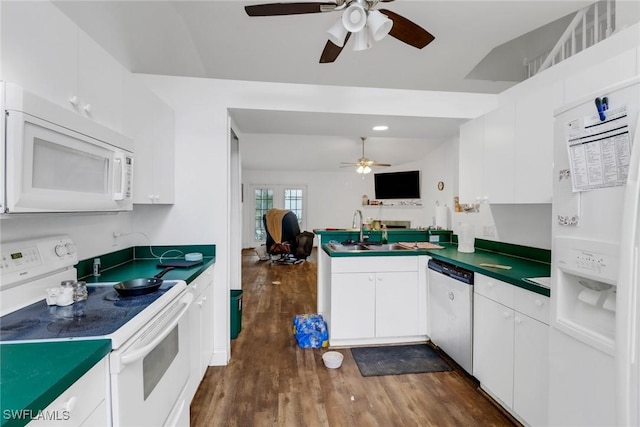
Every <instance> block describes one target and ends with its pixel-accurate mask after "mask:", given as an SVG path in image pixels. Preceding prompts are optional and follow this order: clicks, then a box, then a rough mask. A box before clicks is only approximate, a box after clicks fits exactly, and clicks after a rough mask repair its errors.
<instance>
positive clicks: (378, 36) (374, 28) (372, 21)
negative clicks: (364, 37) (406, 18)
mask: <svg viewBox="0 0 640 427" xmlns="http://www.w3.org/2000/svg"><path fill="white" fill-rule="evenodd" d="M367 27H368V28H369V34H370V35H371V38H372V39H373V40H375V41H380V40H382V39H383V38H384V37H385V36H386V35H387V34H389V31H391V27H393V21H392V20H391V19H389V18H387V17H386V16H385V15H383V14H382V13H380V12H378V11H377V10H370V11H369V14H368V16H367Z"/></svg>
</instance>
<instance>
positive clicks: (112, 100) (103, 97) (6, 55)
mask: <svg viewBox="0 0 640 427" xmlns="http://www.w3.org/2000/svg"><path fill="white" fill-rule="evenodd" d="M1 28H2V58H1V59H2V61H1V62H2V80H4V81H7V82H12V83H16V84H18V85H20V86H22V87H23V88H25V89H26V90H28V91H30V92H33V93H35V94H36V95H38V96H41V97H43V98H46V99H49V100H50V101H52V102H54V103H56V104H58V105H61V106H63V107H65V108H68V109H70V110H72V111H75V112H76V113H78V114H80V115H82V116H85V117H89V118H91V119H93V120H95V121H97V122H98V123H100V124H102V125H104V126H106V127H109V128H111V129H113V130H116V131H122V98H123V75H124V69H123V68H122V66H121V65H120V64H119V63H118V62H117V61H116V60H115V59H113V57H111V56H110V55H109V54H108V53H107V52H106V51H104V50H103V49H102V48H101V47H100V46H99V45H98V44H97V43H95V42H94V41H93V40H92V39H90V38H89V37H88V36H87V35H86V34H85V33H84V32H83V31H82V30H80V29H79V28H78V27H77V26H76V25H75V24H74V23H73V22H72V21H71V20H70V19H68V18H67V17H66V16H65V15H64V14H63V13H62V12H61V11H60V10H58V8H56V7H55V6H54V5H53V4H52V3H49V2H3V4H2V27H1Z"/></svg>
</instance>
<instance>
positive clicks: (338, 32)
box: [327, 19, 349, 47]
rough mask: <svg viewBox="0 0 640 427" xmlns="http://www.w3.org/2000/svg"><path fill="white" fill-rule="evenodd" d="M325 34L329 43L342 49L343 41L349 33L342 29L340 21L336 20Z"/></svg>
mask: <svg viewBox="0 0 640 427" xmlns="http://www.w3.org/2000/svg"><path fill="white" fill-rule="evenodd" d="M327 33H328V34H329V40H331V43H333V44H335V45H336V46H338V47H342V46H344V41H345V38H346V37H347V34H348V33H349V31H347V29H346V28H345V27H344V24H343V23H342V19H338V20H337V21H336V23H335V24H333V25H332V26H331V28H329V29H328V30H327Z"/></svg>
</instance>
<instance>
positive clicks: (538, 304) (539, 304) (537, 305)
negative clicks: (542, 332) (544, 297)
mask: <svg viewBox="0 0 640 427" xmlns="http://www.w3.org/2000/svg"><path fill="white" fill-rule="evenodd" d="M536 307H542V301H540V300H539V299H537V300H536Z"/></svg>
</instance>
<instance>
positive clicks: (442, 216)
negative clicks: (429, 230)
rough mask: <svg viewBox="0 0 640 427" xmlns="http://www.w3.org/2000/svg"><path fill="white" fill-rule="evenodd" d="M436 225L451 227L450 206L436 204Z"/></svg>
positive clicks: (438, 226)
mask: <svg viewBox="0 0 640 427" xmlns="http://www.w3.org/2000/svg"><path fill="white" fill-rule="evenodd" d="M436 227H437V228H442V229H444V230H448V229H449V208H448V207H446V206H436Z"/></svg>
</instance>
